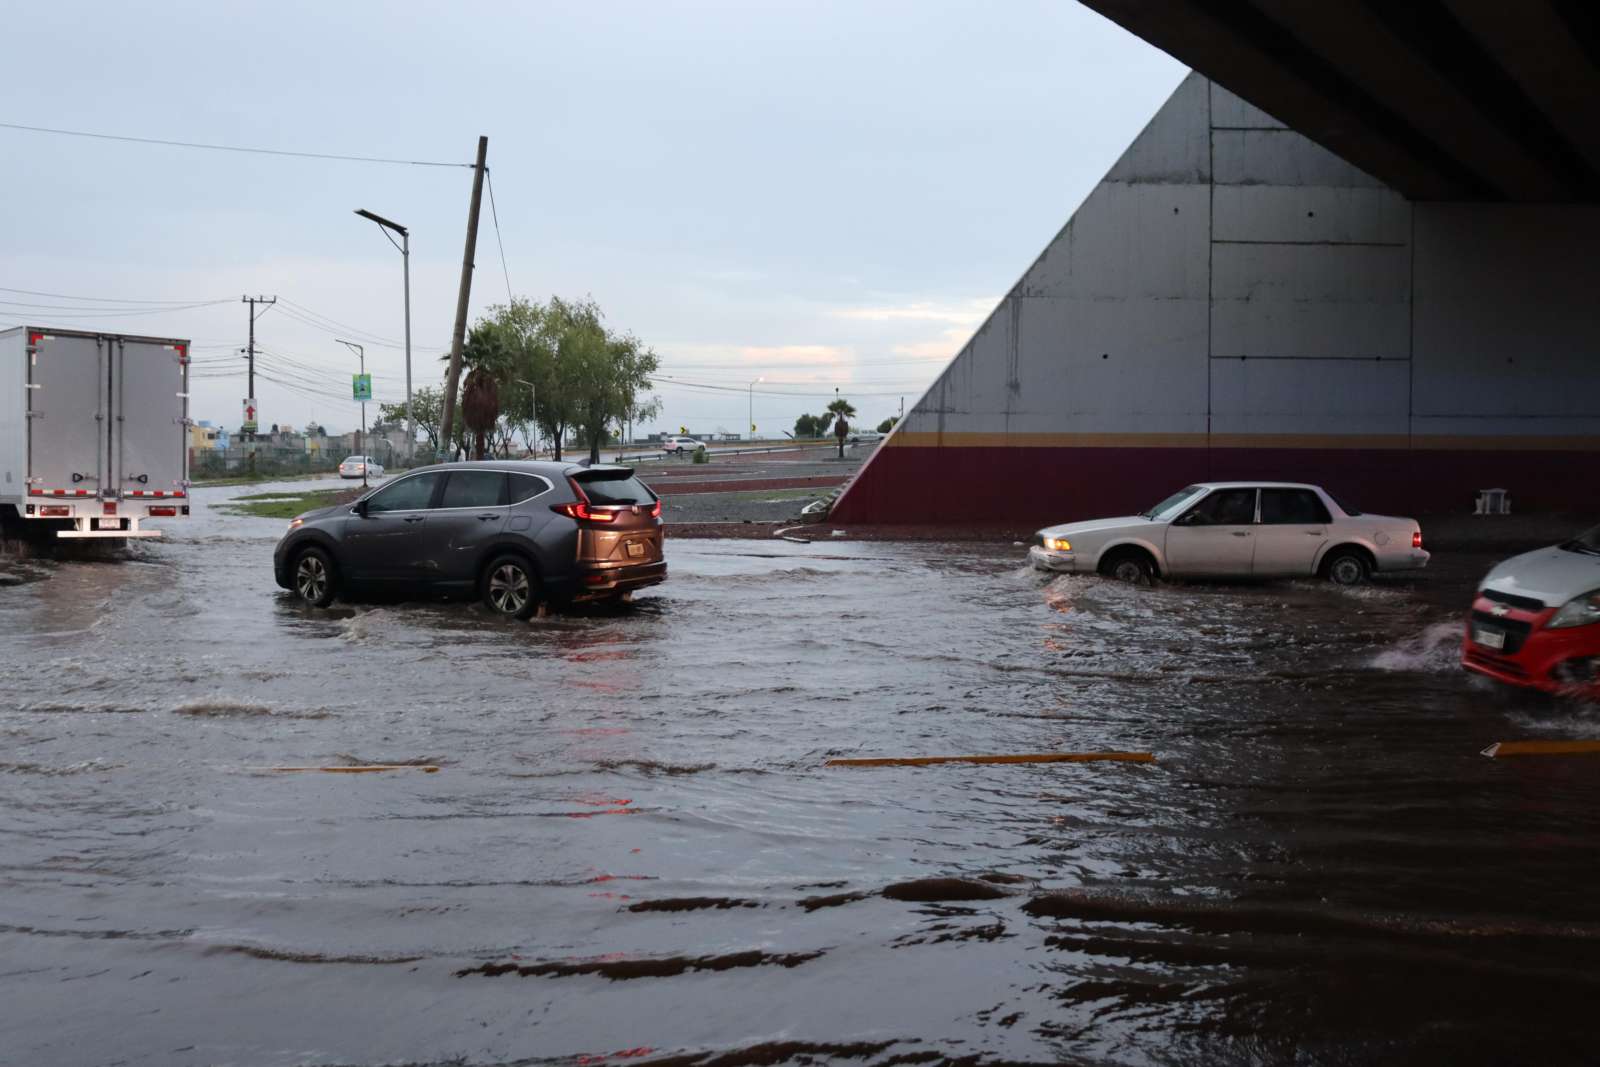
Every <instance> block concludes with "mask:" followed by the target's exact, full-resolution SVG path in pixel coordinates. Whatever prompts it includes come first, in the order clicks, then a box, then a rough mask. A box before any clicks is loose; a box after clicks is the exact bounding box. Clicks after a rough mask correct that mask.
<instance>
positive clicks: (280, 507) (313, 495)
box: [216, 487, 361, 519]
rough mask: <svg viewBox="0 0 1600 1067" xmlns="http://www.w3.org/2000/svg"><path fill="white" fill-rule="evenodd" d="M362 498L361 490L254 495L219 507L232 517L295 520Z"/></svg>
mask: <svg viewBox="0 0 1600 1067" xmlns="http://www.w3.org/2000/svg"><path fill="white" fill-rule="evenodd" d="M360 495H361V490H360V489H347V488H344V487H340V488H337V489H313V490H312V491H311V492H309V493H301V494H299V495H298V496H291V495H288V494H285V493H253V494H251V495H250V496H241V497H235V498H234V499H233V500H230V501H228V502H227V503H225V504H218V505H216V507H217V509H218V510H219V511H225V512H227V513H228V514H230V515H250V516H253V517H255V518H258V519H292V518H294V517H295V516H296V515H299V514H300V513H301V512H305V511H312V510H314V509H316V508H325V507H329V506H330V505H333V504H344V503H347V502H349V501H351V500H354V499H355V498H356V497H358V496H360Z"/></svg>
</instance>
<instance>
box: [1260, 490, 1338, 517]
mask: <svg viewBox="0 0 1600 1067" xmlns="http://www.w3.org/2000/svg"><path fill="white" fill-rule="evenodd" d="M1331 521H1332V517H1331V516H1330V515H1329V514H1328V509H1327V508H1325V507H1323V506H1322V501H1321V500H1319V499H1317V494H1315V493H1313V492H1312V491H1311V490H1309V489H1263V490H1261V522H1262V524H1263V525H1267V526H1320V525H1322V524H1323V523H1327V522H1331Z"/></svg>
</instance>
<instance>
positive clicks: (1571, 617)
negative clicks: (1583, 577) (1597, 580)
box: [1544, 589, 1600, 630]
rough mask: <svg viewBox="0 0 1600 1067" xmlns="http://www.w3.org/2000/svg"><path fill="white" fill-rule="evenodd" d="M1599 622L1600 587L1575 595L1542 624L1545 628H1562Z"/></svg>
mask: <svg viewBox="0 0 1600 1067" xmlns="http://www.w3.org/2000/svg"><path fill="white" fill-rule="evenodd" d="M1595 622H1600V589H1591V590H1590V591H1589V592H1587V593H1584V594H1582V595H1581V596H1575V597H1573V598H1572V599H1571V600H1569V601H1567V602H1566V603H1565V604H1563V605H1561V610H1560V611H1558V612H1556V613H1555V615H1553V616H1552V617H1551V619H1550V621H1549V622H1547V623H1545V624H1544V627H1545V629H1547V630H1563V629H1566V628H1567V627H1569V626H1588V625H1589V624H1590V623H1595Z"/></svg>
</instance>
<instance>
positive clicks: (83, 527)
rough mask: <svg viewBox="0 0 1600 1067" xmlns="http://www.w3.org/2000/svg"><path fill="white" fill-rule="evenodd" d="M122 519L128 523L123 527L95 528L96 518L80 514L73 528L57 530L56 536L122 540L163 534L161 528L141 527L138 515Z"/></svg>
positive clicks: (74, 521) (75, 538)
mask: <svg viewBox="0 0 1600 1067" xmlns="http://www.w3.org/2000/svg"><path fill="white" fill-rule="evenodd" d="M121 521H122V522H125V523H126V524H127V525H126V526H125V527H124V528H122V529H115V530H99V529H95V520H94V518H93V517H91V516H88V515H80V516H78V517H77V518H75V519H73V520H72V529H70V530H57V531H56V536H57V537H60V538H65V539H69V540H86V539H89V538H96V539H105V538H120V539H122V540H128V539H131V538H136V537H137V538H150V537H160V536H161V531H160V530H141V529H139V519H138V517H137V516H128V517H126V518H124V519H122V520H121Z"/></svg>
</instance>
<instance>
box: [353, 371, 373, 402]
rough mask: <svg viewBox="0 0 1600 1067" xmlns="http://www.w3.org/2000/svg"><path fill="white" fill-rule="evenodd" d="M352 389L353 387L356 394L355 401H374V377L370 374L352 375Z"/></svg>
mask: <svg viewBox="0 0 1600 1067" xmlns="http://www.w3.org/2000/svg"><path fill="white" fill-rule="evenodd" d="M350 387H351V391H352V392H353V393H354V394H355V399H356V400H371V399H372V375H370V374H352V375H350Z"/></svg>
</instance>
